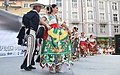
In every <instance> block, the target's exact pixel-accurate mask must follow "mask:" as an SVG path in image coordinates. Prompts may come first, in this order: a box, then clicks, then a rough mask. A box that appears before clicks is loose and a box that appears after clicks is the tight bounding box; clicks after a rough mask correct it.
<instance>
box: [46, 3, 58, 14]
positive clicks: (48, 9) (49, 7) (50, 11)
mask: <svg viewBox="0 0 120 75" xmlns="http://www.w3.org/2000/svg"><path fill="white" fill-rule="evenodd" d="M56 6H57V5H56V4H52V5H51V6H48V7H47V8H46V10H47V11H49V12H48V13H49V14H51V13H52V12H53V10H52V8H55V7H56Z"/></svg>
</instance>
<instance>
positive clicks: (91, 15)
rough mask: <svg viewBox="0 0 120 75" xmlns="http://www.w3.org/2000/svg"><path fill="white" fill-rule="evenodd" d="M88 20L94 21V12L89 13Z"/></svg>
mask: <svg viewBox="0 0 120 75" xmlns="http://www.w3.org/2000/svg"><path fill="white" fill-rule="evenodd" d="M88 19H93V12H92V11H88Z"/></svg>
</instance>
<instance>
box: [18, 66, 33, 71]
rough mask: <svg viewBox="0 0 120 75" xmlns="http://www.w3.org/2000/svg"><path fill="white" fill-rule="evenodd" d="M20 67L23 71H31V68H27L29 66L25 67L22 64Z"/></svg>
mask: <svg viewBox="0 0 120 75" xmlns="http://www.w3.org/2000/svg"><path fill="white" fill-rule="evenodd" d="M20 68H21V69H24V70H25V71H31V68H29V67H25V66H23V65H21V67H20Z"/></svg>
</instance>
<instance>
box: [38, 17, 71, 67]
mask: <svg viewBox="0 0 120 75" xmlns="http://www.w3.org/2000/svg"><path fill="white" fill-rule="evenodd" d="M48 19H49V25H50V26H51V27H52V29H50V30H48V32H47V34H45V35H46V36H47V37H46V39H45V40H44V41H43V45H42V52H41V53H42V58H41V62H40V65H41V67H43V68H44V67H45V65H47V67H53V66H55V67H57V65H60V64H63V63H64V62H69V60H70V54H71V44H70V40H69V34H68V32H67V30H65V29H64V28H62V27H61V24H62V21H61V19H60V18H58V17H57V16H53V15H50V16H48Z"/></svg>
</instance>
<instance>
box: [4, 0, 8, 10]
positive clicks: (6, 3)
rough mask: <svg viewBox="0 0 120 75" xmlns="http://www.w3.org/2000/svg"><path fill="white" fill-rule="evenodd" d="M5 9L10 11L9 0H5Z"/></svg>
mask: <svg viewBox="0 0 120 75" xmlns="http://www.w3.org/2000/svg"><path fill="white" fill-rule="evenodd" d="M4 5H5V10H6V11H8V7H9V0H4Z"/></svg>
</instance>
